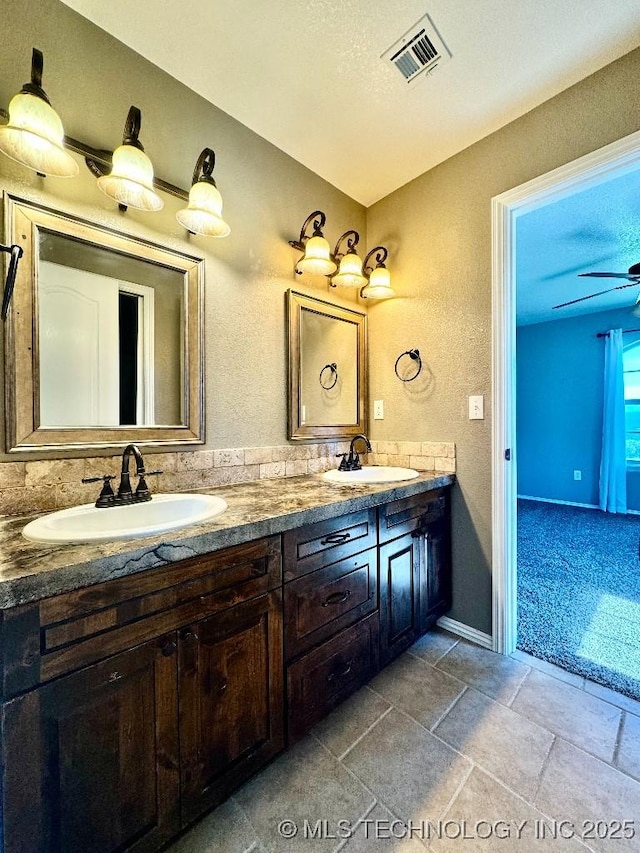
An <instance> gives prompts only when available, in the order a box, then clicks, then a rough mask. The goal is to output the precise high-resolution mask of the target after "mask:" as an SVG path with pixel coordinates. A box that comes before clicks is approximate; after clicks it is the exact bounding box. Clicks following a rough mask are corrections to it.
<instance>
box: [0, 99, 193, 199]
mask: <svg viewBox="0 0 640 853" xmlns="http://www.w3.org/2000/svg"><path fill="white" fill-rule="evenodd" d="M0 117H1V118H3V119H5V120H7V119H8V118H9V113H8V112H7V111H6V110H5V109H3V108H2V107H0ZM64 146H65V148H68V149H69V151H73V152H74V153H75V154H80V156H81V157H84V158H85V160H91V161H93V162H94V163H95V164H96V167H97V168H96V171H94V170H93V169H92V170H91V171H92V172H93V173H94V174H96V175H97V174H100V175H103V174H106V173H107V172H108V171H109V169H110V168H111V157H112V154H113V152H112V151H106V150H105V151H102V150H100V149H98V148H92V147H91V146H90V145H87V144H86V142H81V141H80V140H79V139H74V138H73V137H72V136H65V138H64ZM87 165H88V164H87ZM100 167H103V168H100ZM153 185H154V187H156V189H159V190H162V192H165V193H168V194H169V195H172V196H174V197H175V198H179V199H182V200H183V201H188V200H189V193H188V192H187V190H183V189H182V188H181V187H177V186H176V185H175V184H170V183H169V182H168V181H163V180H162V179H161V178H158V177H156V176H155V175H154V178H153Z"/></svg>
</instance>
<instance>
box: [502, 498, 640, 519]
mask: <svg viewBox="0 0 640 853" xmlns="http://www.w3.org/2000/svg"><path fill="white" fill-rule="evenodd" d="M518 500H519V501H520V500H522V501H539V502H540V503H543V504H561V505H562V506H581V507H582V508H583V509H600V507H599V506H597V504H580V503H576V502H575V501H561V500H558V499H557V498H537V497H534V496H533V495H518ZM614 514H617V513H614ZM623 515H624V513H623ZM626 515H640V509H628V510H627V512H626Z"/></svg>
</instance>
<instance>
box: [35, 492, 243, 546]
mask: <svg viewBox="0 0 640 853" xmlns="http://www.w3.org/2000/svg"><path fill="white" fill-rule="evenodd" d="M226 508H227V503H226V501H224V500H223V499H222V498H218V497H215V496H214V495H198V494H194V495H188V494H176V495H154V496H153V498H152V499H151V500H150V501H146V502H145V503H139V504H131V505H130V506H116V507H109V508H108V509H96V507H95V506H94V505H93V504H82V506H74V507H71V508H70V509H61V510H59V512H51V513H49V515H43V516H42V517H41V518H37V519H36V520H35V521H31V522H29V524H27V525H26V527H24V528H23V530H22V535H23V536H24V537H25V538H26V539H30V540H31V541H32V542H46V543H49V544H56V545H62V544H69V543H72V542H109V541H110V540H113V539H136V538H139V537H143V536H155V535H156V534H157V533H164V532H165V531H167V530H177V529H178V528H180V527H186V526H187V525H188V524H199V523H200V522H202V521H207V520H208V519H210V518H213V517H214V516H216V515H220V513H222V512H224V511H225V509H226Z"/></svg>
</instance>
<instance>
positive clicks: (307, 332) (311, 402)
mask: <svg viewBox="0 0 640 853" xmlns="http://www.w3.org/2000/svg"><path fill="white" fill-rule="evenodd" d="M357 352H358V326H357V324H356V323H352V322H349V321H348V320H343V319H340V318H338V317H330V316H327V315H326V314H319V313H318V312H316V311H312V310H309V309H307V308H302V310H301V312H300V413H299V417H300V424H302V425H310V426H328V425H333V424H339V425H353V424H356V423H357V422H358V396H359V395H358V364H357ZM331 364H335V365H336V374H337V376H334V377H330V376H329V375H328V371H326V370H325V372H324V373H323V378H322V381H321V379H320V374H321V373H322V371H323V370H324V369H325V368H326V366H327V365H331ZM334 379H335V380H336V381H335V383H334ZM323 385H324V386H331V387H323Z"/></svg>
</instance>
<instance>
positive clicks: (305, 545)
mask: <svg viewBox="0 0 640 853" xmlns="http://www.w3.org/2000/svg"><path fill="white" fill-rule="evenodd" d="M376 542H377V536H376V511H375V509H370V510H364V511H362V512H353V513H350V514H349V515H343V516H341V517H340V518H332V519H330V520H329V521H319V522H317V523H316V524H308V525H306V526H305V527H300V528H298V530H291V531H289V532H287V533H285V534H284V538H283V554H284V567H285V568H284V579H285V582H286V581H290V580H294V579H295V578H299V577H302V575H306V574H308V573H309V572H313V571H315V570H316V569H319V568H321V567H322V566H326V565H328V564H329V563H335V562H337V561H338V560H342V559H344V558H345V557H349V556H351V555H352V554H357V553H359V552H360V551H365V550H366V549H367V548H372V547H373V546H375V545H376Z"/></svg>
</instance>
